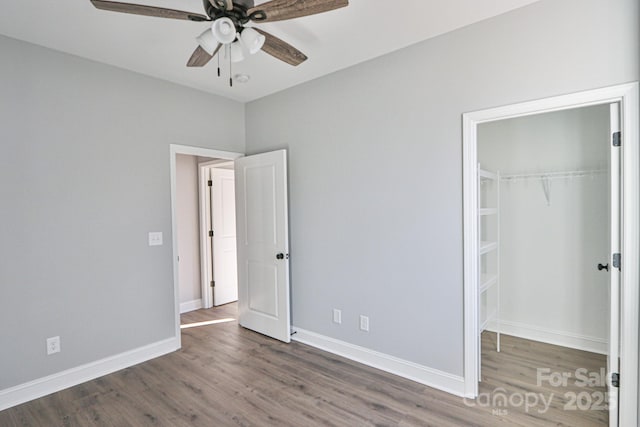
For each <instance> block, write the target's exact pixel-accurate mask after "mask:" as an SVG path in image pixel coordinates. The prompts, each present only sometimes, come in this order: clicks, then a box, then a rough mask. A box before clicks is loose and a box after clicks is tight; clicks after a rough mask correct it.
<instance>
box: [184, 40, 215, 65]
mask: <svg viewBox="0 0 640 427" xmlns="http://www.w3.org/2000/svg"><path fill="white" fill-rule="evenodd" d="M221 47H222V45H221V44H218V47H217V48H216V50H214V51H213V55H209V53H207V51H206V50H204V49H203V48H202V47H200V46H198V47H197V48H196V50H194V51H193V54H191V58H189V61H188V62H187V67H204V66H205V65H207V64H208V63H209V61H211V58H213V57H214V56H216V53H218V51H219V50H220V48H221Z"/></svg>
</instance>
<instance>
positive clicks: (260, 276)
mask: <svg viewBox="0 0 640 427" xmlns="http://www.w3.org/2000/svg"><path fill="white" fill-rule="evenodd" d="M235 183H236V218H237V248H238V310H239V313H238V314H239V321H240V325H241V326H243V327H245V328H248V329H251V330H254V331H256V332H259V333H261V334H264V335H267V336H270V337H272V338H275V339H278V340H280V341H284V342H289V341H290V334H291V321H290V308H289V305H290V303H289V237H288V227H289V225H288V208H287V153H286V151H285V150H279V151H273V152H269V153H263V154H257V155H253V156H247V157H243V158H240V159H238V160H236V161H235Z"/></svg>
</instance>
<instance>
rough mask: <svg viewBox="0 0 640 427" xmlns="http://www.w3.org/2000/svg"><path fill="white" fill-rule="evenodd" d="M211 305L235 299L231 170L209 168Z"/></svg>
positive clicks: (236, 293) (236, 294) (233, 210)
mask: <svg viewBox="0 0 640 427" xmlns="http://www.w3.org/2000/svg"><path fill="white" fill-rule="evenodd" d="M210 179H211V183H212V185H211V199H210V200H211V223H212V226H213V227H212V231H213V236H212V237H211V239H212V252H213V280H214V283H215V286H214V287H213V305H214V306H219V305H222V304H227V303H230V302H233V301H237V299H238V267H237V257H236V207H235V205H236V200H235V184H234V171H233V170H230V169H219V168H211V175H210Z"/></svg>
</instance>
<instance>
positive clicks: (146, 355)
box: [0, 337, 180, 411]
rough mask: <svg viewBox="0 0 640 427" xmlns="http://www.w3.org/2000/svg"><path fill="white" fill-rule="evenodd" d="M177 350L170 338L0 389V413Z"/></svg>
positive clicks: (176, 342)
mask: <svg viewBox="0 0 640 427" xmlns="http://www.w3.org/2000/svg"><path fill="white" fill-rule="evenodd" d="M179 348H180V339H179V338H176V337H173V338H169V339H166V340H163V341H158V342H157V343H153V344H149V345H146V346H144V347H140V348H136V349H134V350H130V351H126V352H124V353H120V354H117V355H115V356H110V357H106V358H104V359H101V360H97V361H95V362H91V363H87V364H85V365H81V366H77V367H75V368H71V369H67V370H66V371H62V372H58V373H56V374H53V375H49V376H46V377H43V378H38V379H37V380H33V381H29V382H27V383H24V384H20V385H17V386H14V387H10V388H7V389H4V390H0V411H2V410H5V409H7V408H11V407H12V406H16V405H19V404H21V403H25V402H28V401H30V400H33V399H37V398H39V397H43V396H46V395H48V394H51V393H55V392H57V391H60V390H64V389H66V388H69V387H73V386H74V385H78V384H81V383H83V382H86V381H90V380H93V379H95V378H98V377H101V376H103V375H107V374H110V373H113V372H116V371H119V370H121V369H124V368H128V367H129V366H133V365H137V364H138V363H142V362H146V361H147V360H150V359H154V358H156V357H159V356H162V355H164V354H167V353H171V352H173V351H176V350H178V349H179Z"/></svg>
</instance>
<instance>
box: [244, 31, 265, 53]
mask: <svg viewBox="0 0 640 427" xmlns="http://www.w3.org/2000/svg"><path fill="white" fill-rule="evenodd" d="M240 40H241V41H242V44H244V47H245V49H247V50H248V51H249V53H250V54H251V55H253V54H255V53H257V52H258V51H259V50H260V49H262V46H263V45H264V42H265V37H264V36H263V35H262V34H260V33H259V32H257V31H256V30H254V29H253V28H245V29H244V30H242V34H241V35H240Z"/></svg>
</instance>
